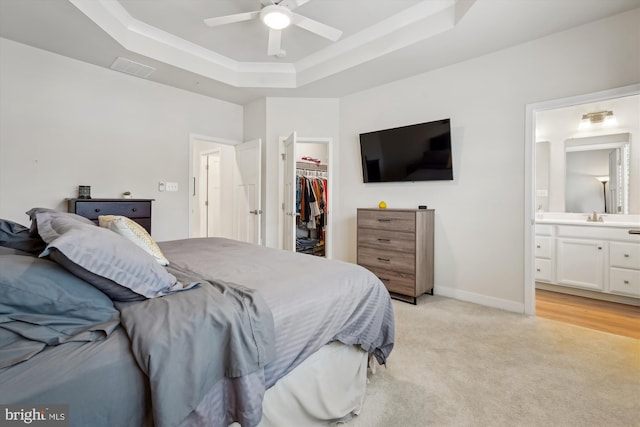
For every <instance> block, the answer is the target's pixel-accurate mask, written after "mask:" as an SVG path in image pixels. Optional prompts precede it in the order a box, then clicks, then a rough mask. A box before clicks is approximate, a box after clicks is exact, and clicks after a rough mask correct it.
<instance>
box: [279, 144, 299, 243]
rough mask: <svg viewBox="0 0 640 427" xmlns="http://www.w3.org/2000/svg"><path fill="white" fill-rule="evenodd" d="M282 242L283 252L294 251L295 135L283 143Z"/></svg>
mask: <svg viewBox="0 0 640 427" xmlns="http://www.w3.org/2000/svg"><path fill="white" fill-rule="evenodd" d="M283 160H284V174H283V180H284V188H283V191H284V194H283V199H282V200H283V208H284V221H283V223H284V241H283V249H284V250H285V251H295V250H296V133H295V132H293V133H292V134H291V135H289V137H288V138H287V139H286V140H285V141H284V159H283Z"/></svg>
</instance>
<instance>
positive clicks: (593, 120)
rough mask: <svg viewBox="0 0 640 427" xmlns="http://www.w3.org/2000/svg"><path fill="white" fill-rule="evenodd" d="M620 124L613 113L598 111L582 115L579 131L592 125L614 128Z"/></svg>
mask: <svg viewBox="0 0 640 427" xmlns="http://www.w3.org/2000/svg"><path fill="white" fill-rule="evenodd" d="M616 124H618V121H617V120H616V117H615V116H614V115H613V111H611V110H605V111H596V112H595V113H587V114H583V115H582V119H581V120H580V125H579V126H578V128H579V129H588V128H590V127H591V126H592V125H602V126H606V127H612V126H615V125H616Z"/></svg>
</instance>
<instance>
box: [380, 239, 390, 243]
mask: <svg viewBox="0 0 640 427" xmlns="http://www.w3.org/2000/svg"><path fill="white" fill-rule="evenodd" d="M378 242H385V243H391V239H378Z"/></svg>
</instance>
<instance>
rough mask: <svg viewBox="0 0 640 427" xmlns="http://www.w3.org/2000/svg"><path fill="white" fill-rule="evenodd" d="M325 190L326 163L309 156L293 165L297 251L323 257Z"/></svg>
mask: <svg viewBox="0 0 640 427" xmlns="http://www.w3.org/2000/svg"><path fill="white" fill-rule="evenodd" d="M328 191H329V183H328V181H327V165H326V164H324V165H323V164H320V160H319V159H315V158H312V157H309V156H303V158H302V159H301V161H297V162H296V252H303V253H306V254H311V255H317V256H325V231H326V230H325V223H326V220H327V214H328V213H329V203H328Z"/></svg>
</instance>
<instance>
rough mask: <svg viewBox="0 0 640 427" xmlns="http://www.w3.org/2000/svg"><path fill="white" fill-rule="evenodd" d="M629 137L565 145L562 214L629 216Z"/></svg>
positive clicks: (590, 139)
mask: <svg viewBox="0 0 640 427" xmlns="http://www.w3.org/2000/svg"><path fill="white" fill-rule="evenodd" d="M629 136H630V135H629V134H628V133H624V134H614V135H604V136H595V137H585V138H572V139H568V140H567V141H565V212H573V213H582V212H603V213H610V214H628V213H629V182H628V176H629Z"/></svg>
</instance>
